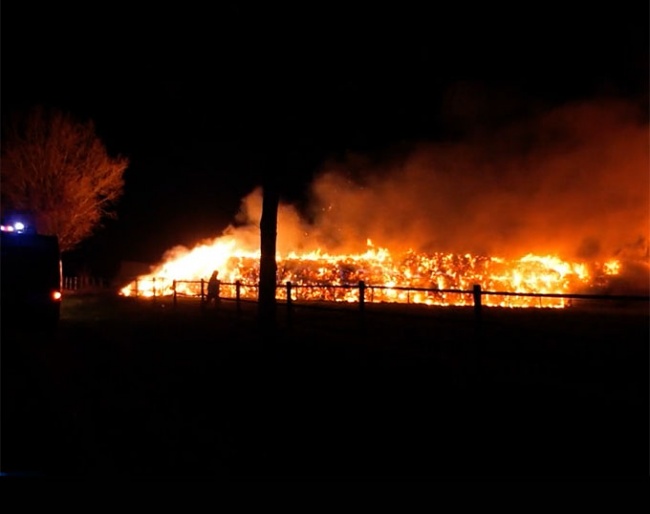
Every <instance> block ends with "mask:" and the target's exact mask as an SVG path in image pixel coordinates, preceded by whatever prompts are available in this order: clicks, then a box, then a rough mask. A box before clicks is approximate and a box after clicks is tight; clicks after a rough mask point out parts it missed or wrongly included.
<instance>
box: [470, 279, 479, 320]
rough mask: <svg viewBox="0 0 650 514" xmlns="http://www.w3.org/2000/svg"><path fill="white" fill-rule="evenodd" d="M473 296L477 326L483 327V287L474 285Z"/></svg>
mask: <svg viewBox="0 0 650 514" xmlns="http://www.w3.org/2000/svg"><path fill="white" fill-rule="evenodd" d="M472 294H473V295H474V317H475V319H476V324H477V326H480V325H481V286H480V285H479V284H474V287H473V289H472Z"/></svg>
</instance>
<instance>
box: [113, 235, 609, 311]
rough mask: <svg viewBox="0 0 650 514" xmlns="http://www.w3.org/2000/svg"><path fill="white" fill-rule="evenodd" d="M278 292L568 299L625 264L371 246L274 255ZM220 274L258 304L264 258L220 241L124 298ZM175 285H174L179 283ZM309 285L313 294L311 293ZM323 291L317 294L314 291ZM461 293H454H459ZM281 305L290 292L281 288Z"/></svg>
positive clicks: (322, 296) (183, 291) (436, 300)
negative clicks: (475, 293)
mask: <svg viewBox="0 0 650 514" xmlns="http://www.w3.org/2000/svg"><path fill="white" fill-rule="evenodd" d="M277 263H278V285H284V284H286V283H287V282H291V284H292V286H294V287H293V290H292V299H294V300H326V301H345V302H355V301H358V300H359V291H358V284H359V282H360V281H364V283H365V285H366V287H367V289H368V292H367V293H366V296H365V300H366V301H370V302H399V303H407V302H408V303H423V304H428V305H471V304H472V303H473V298H472V295H471V290H472V287H473V286H474V285H475V284H479V285H480V286H481V288H482V289H483V290H484V291H493V292H507V293H536V294H540V293H541V294H549V293H550V294H570V293H576V292H580V291H585V290H587V289H588V288H589V287H590V286H593V285H594V284H595V283H598V281H599V280H602V279H603V277H606V276H607V275H612V274H616V273H618V272H619V271H620V267H621V263H620V262H619V261H616V260H610V261H608V262H606V263H604V264H598V263H593V264H589V265H588V264H587V263H585V262H567V261H564V260H562V259H560V258H559V257H557V256H553V255H546V256H540V255H533V254H528V255H525V256H523V257H521V258H520V259H503V258H499V257H486V256H476V255H471V254H465V255H458V254H451V253H434V254H424V253H418V252H415V251H413V250H409V251H407V252H403V253H401V254H399V255H393V254H392V253H391V252H390V251H389V250H388V249H386V248H377V247H374V245H373V244H372V242H371V241H368V248H367V250H366V251H365V252H364V253H357V254H341V255H331V254H329V253H327V252H324V251H322V250H320V249H318V250H315V251H311V252H304V253H298V252H290V253H288V254H286V255H279V254H278V256H277ZM214 269H217V270H219V276H220V277H221V279H222V284H223V285H222V295H223V296H225V297H228V296H230V297H234V296H235V286H234V284H235V283H236V282H237V281H239V282H240V283H241V284H242V286H243V287H242V289H241V290H240V295H241V297H242V298H257V284H258V281H259V251H251V250H243V249H241V248H239V247H238V244H237V242H236V240H235V239H234V238H227V237H226V238H220V239H217V240H215V241H214V242H213V243H211V244H202V245H198V246H196V247H195V248H194V249H193V250H191V251H190V250H185V251H182V252H180V253H179V254H174V255H170V256H169V257H168V259H167V260H166V261H165V262H163V263H162V264H160V265H158V266H157V267H155V268H154V269H152V271H151V273H149V274H147V275H142V276H140V277H138V279H137V280H136V281H134V282H132V283H130V284H128V285H126V286H125V287H123V288H122V289H121V291H120V294H122V295H124V296H133V295H138V296H145V297H151V296H154V295H155V296H166V295H171V294H173V291H174V287H175V288H176V292H177V294H180V295H192V296H194V295H200V294H201V280H202V279H203V280H206V281H207V277H209V276H210V274H211V272H212V271H213V270H214ZM174 281H176V284H174ZM308 286H309V287H308ZM314 286H318V287H314ZM431 290H433V291H431ZM456 290H457V291H462V292H455V291H456ZM277 295H278V298H279V299H286V289H285V288H283V287H279V288H278V292H277ZM484 304H485V305H491V306H510V307H564V306H565V305H567V300H566V299H563V298H539V297H518V296H510V295H487V296H486V297H485V300H484Z"/></svg>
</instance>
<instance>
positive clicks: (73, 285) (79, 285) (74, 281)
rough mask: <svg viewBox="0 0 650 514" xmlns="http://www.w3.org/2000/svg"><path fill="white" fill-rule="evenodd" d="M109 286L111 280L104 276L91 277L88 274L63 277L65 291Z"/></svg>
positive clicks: (106, 287)
mask: <svg viewBox="0 0 650 514" xmlns="http://www.w3.org/2000/svg"><path fill="white" fill-rule="evenodd" d="M109 287H110V282H109V281H108V280H107V279H105V278H102V277H91V276H87V275H80V276H75V277H63V290H64V291H83V290H96V289H108V288H109Z"/></svg>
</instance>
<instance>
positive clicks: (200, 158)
mask: <svg viewBox="0 0 650 514" xmlns="http://www.w3.org/2000/svg"><path fill="white" fill-rule="evenodd" d="M509 4H511V3H507V4H506V3H504V4H503V5H501V6H499V5H498V4H495V3H491V4H490V6H489V7H486V6H483V7H477V5H473V4H467V3H456V4H454V6H447V7H445V6H438V5H436V4H433V5H428V4H426V3H425V4H421V5H422V7H420V8H417V9H416V8H409V7H407V6H401V5H397V4H395V5H390V4H389V5H387V6H385V7H383V8H380V7H377V6H369V7H365V8H361V7H350V4H345V3H342V4H340V5H337V4H335V3H327V4H316V5H309V6H308V7H302V8H296V7H280V8H278V7H276V6H274V7H264V8H260V7H258V6H253V5H247V4H244V3H232V4H231V3H228V2H221V3H218V4H210V3H207V2H202V3H193V2H182V3H177V4H169V5H164V6H163V4H151V6H147V7H144V5H145V4H143V6H142V7H141V6H140V4H138V3H136V2H131V3H121V2H119V1H118V2H111V3H98V4H94V3H93V4H87V6H85V7H78V6H75V7H72V6H66V5H65V2H53V3H51V4H50V5H41V4H36V5H30V3H29V2H18V1H17V0H9V1H6V2H3V4H2V91H1V92H2V99H1V100H2V113H3V116H4V115H5V114H8V113H10V112H12V111H13V110H14V109H16V108H24V107H29V106H31V105H35V104H43V105H47V106H53V107H57V108H59V109H63V110H65V111H67V112H70V113H71V114H73V115H75V116H77V117H79V118H90V119H92V120H93V121H94V122H95V123H96V128H97V133H98V136H99V137H100V138H101V139H102V140H103V141H104V143H105V144H106V145H107V148H108V150H109V152H110V153H112V154H121V155H124V156H127V157H129V159H130V161H131V165H130V167H129V169H128V171H127V172H126V175H125V179H126V186H125V194H124V197H123V198H122V200H121V202H120V204H119V205H118V208H117V212H118V216H119V219H118V220H117V221H115V222H109V223H108V224H107V226H106V228H105V229H103V230H101V231H99V232H98V233H97V235H96V236H95V237H93V238H92V240H90V241H88V242H87V243H86V244H85V245H83V247H82V248H81V249H80V251H79V252H78V260H79V259H80V260H84V259H85V260H87V262H89V263H90V264H89V265H90V266H93V267H96V268H100V269H102V271H103V269H109V268H110V267H111V266H112V265H113V264H112V263H114V262H115V261H119V260H120V259H125V260H145V261H154V260H156V259H157V258H158V257H159V256H160V255H161V254H162V253H163V252H164V251H165V250H166V249H168V248H169V247H171V246H173V245H176V244H185V245H191V244H192V243H193V242H194V241H197V240H199V239H201V238H205V237H212V236H217V235H218V234H220V233H221V231H222V230H223V229H224V228H225V227H226V226H227V225H228V224H229V223H231V222H232V220H233V219H234V216H235V214H236V212H237V210H238V209H239V206H240V202H241V200H242V198H243V197H244V196H246V195H247V194H249V193H250V191H251V190H252V189H254V188H255V187H256V186H257V185H258V184H259V182H260V173H261V170H263V169H265V168H264V163H265V162H268V161H269V159H270V157H269V156H270V155H271V154H273V158H274V159H280V160H281V161H282V162H285V163H287V164H286V165H284V166H283V167H282V169H283V170H284V171H283V172H282V174H283V196H284V198H285V199H286V200H287V201H289V202H298V203H300V202H301V201H304V200H305V198H304V197H305V191H306V190H307V187H308V185H309V184H310V183H311V181H312V180H313V179H314V176H315V175H316V174H317V173H318V171H319V169H320V168H321V167H322V166H323V165H324V163H325V162H326V161H327V160H329V159H331V158H343V157H344V156H345V155H349V154H350V152H354V153H360V154H363V155H374V156H376V157H375V159H381V158H382V155H384V154H385V153H386V152H388V153H390V152H392V151H393V150H392V149H393V148H395V147H396V146H400V145H401V146H402V147H403V146H404V145H408V144H412V143H421V142H427V141H433V142H436V141H444V140H458V139H462V138H463V137H464V135H465V134H466V133H467V132H468V131H472V130H474V129H475V128H476V126H481V127H499V126H503V125H504V124H508V123H512V122H513V120H517V119H518V118H519V117H524V116H527V115H529V114H530V113H531V112H532V111H539V110H540V109H551V108H553V107H554V106H558V105H563V104H566V103H570V102H573V101H576V100H580V99H589V98H595V97H600V96H610V97H611V96H615V97H623V98H629V99H633V100H634V101H640V102H641V103H642V105H644V106H647V96H648V46H649V40H648V27H649V15H648V6H647V4H646V3H645V2H617V3H615V4H609V5H603V7H598V8H596V7H590V8H588V9H587V8H585V9H584V10H578V9H577V8H570V9H567V7H566V6H563V5H562V3H554V2H546V3H543V4H531V6H525V7H524V6H521V7H511V6H509ZM644 4H646V5H644ZM147 5H148V4H147ZM425 7H426V9H425ZM109 261H110V262H109Z"/></svg>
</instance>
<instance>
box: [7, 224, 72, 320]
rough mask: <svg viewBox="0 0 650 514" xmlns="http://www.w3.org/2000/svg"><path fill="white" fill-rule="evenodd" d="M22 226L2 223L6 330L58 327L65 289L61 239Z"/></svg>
mask: <svg viewBox="0 0 650 514" xmlns="http://www.w3.org/2000/svg"><path fill="white" fill-rule="evenodd" d="M21 228H22V226H21V225H18V228H16V227H14V226H7V225H2V231H1V234H0V235H1V237H2V240H1V243H2V245H1V250H2V260H1V261H0V285H1V286H2V297H1V303H0V314H1V315H2V328H3V331H4V330H5V329H7V328H10V329H19V330H34V329H35V330H48V331H49V330H56V328H57V326H58V323H59V317H60V312H61V290H62V268H61V253H60V250H59V241H58V239H57V237H56V236H48V235H43V234H37V233H34V232H29V231H23V230H21Z"/></svg>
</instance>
